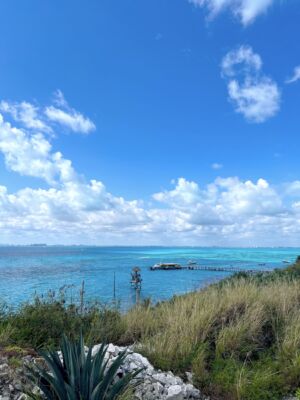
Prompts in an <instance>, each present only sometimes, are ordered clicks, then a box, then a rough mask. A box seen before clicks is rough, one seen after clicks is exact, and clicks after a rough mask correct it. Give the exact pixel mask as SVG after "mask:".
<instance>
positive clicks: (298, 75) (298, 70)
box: [285, 65, 300, 83]
mask: <svg viewBox="0 0 300 400" xmlns="http://www.w3.org/2000/svg"><path fill="white" fill-rule="evenodd" d="M299 79H300V65H299V66H298V67H295V68H294V72H293V75H292V77H291V78H289V79H287V80H286V81H285V82H286V83H294V82H297V81H299Z"/></svg>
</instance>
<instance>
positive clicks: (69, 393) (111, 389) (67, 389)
mask: <svg viewBox="0 0 300 400" xmlns="http://www.w3.org/2000/svg"><path fill="white" fill-rule="evenodd" d="M106 350H107V347H106V346H105V345H104V344H103V345H102V346H101V347H100V349H99V351H98V352H97V353H96V355H95V356H94V357H92V349H91V348H90V349H89V351H88V353H87V354H86V352H85V347H84V341H83V336H82V335H81V336H80V338H79V339H78V341H77V342H73V341H70V340H68V339H67V338H66V337H65V336H64V337H63V339H62V341H61V356H62V359H60V357H59V355H58V353H57V351H54V350H53V351H42V352H40V355H41V356H42V357H43V360H44V362H45V363H46V365H47V367H44V366H41V365H33V366H29V367H27V368H28V372H29V377H30V379H31V380H32V382H33V383H34V384H36V385H37V386H38V387H39V388H40V390H41V391H42V393H43V394H44V395H45V397H46V398H47V399H49V400H70V399H73V400H81V399H85V400H114V399H117V398H119V396H120V395H121V394H123V393H124V392H125V391H126V389H128V387H129V385H130V382H131V381H132V380H133V378H134V377H135V376H136V375H137V374H138V373H139V372H140V371H136V372H134V373H128V374H126V375H124V376H123V377H122V378H120V379H119V380H117V381H116V382H115V381H114V380H115V378H116V375H117V372H118V370H119V368H120V366H121V365H122V364H123V362H124V359H125V357H126V353H125V352H122V353H120V354H119V355H118V356H117V358H116V359H115V360H114V361H113V362H112V363H111V365H109V366H108V364H107V361H106V360H105V354H106ZM29 397H31V398H33V399H35V398H36V396H35V395H31V394H29Z"/></svg>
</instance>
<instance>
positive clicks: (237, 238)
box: [0, 108, 300, 245]
mask: <svg viewBox="0 0 300 400" xmlns="http://www.w3.org/2000/svg"><path fill="white" fill-rule="evenodd" d="M39 110H41V109H40V108H39ZM41 114H42V111H39V113H37V115H36V117H37V119H40V118H41ZM54 139H55V135H50V136H49V135H48V134H47V132H45V131H44V132H37V131H36V128H35V127H31V128H29V127H28V124H26V122H24V121H23V120H22V119H18V123H16V124H15V125H13V124H12V123H11V122H9V121H5V120H4V118H3V116H2V115H0V152H1V153H2V154H3V156H4V161H5V165H6V167H7V168H8V169H9V170H11V171H14V172H17V173H19V174H21V175H27V176H31V177H36V178H39V179H42V180H44V182H45V183H46V184H47V185H48V186H47V187H46V188H45V187H43V188H30V187H25V188H23V189H21V190H18V191H16V192H10V191H9V189H8V188H7V187H5V186H4V185H1V182H0V233H1V235H0V238H1V242H2V243H3V242H13V243H20V242H23V243H30V242H40V241H42V242H49V243H97V244H198V245H215V244H219V245H249V244H251V245H263V244H264V245H276V244H277V245H278V244H279V245H282V244H286V245H287V244H289V245H300V242H299V238H300V199H299V197H300V189H299V188H300V185H299V181H294V182H290V183H286V184H285V185H282V186H281V187H279V186H277V187H275V186H272V185H271V184H270V183H268V182H267V181H266V180H264V179H259V180H257V181H251V180H246V181H243V180H241V179H239V178H237V177H229V178H217V179H215V180H214V181H213V182H211V183H210V184H207V185H200V184H199V183H198V182H194V181H190V180H187V179H186V178H183V177H182V178H179V179H178V180H177V181H174V182H173V183H172V188H171V189H169V190H163V191H160V192H158V193H155V194H154V195H153V196H152V200H151V203H149V204H148V203H146V204H145V202H143V201H142V200H128V199H125V198H123V197H120V196H115V195H114V194H112V193H110V192H109V191H108V190H107V188H106V187H105V185H104V184H103V182H101V181H98V180H95V179H92V180H90V181H88V180H86V179H85V178H84V177H83V176H82V175H81V174H79V173H78V172H77V171H76V170H75V169H74V167H73V166H72V162H71V160H68V159H66V158H65V157H64V156H63V154H61V153H60V152H57V151H54V150H53V147H52V143H51V142H52V141H53V140H54ZM43 186H44V185H43Z"/></svg>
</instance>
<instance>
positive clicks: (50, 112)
mask: <svg viewBox="0 0 300 400" xmlns="http://www.w3.org/2000/svg"><path fill="white" fill-rule="evenodd" d="M54 103H55V105H56V107H54V106H48V107H46V108H45V115H46V116H47V118H48V119H49V120H50V121H51V122H55V123H58V124H60V125H63V126H65V127H67V128H68V129H71V130H72V131H73V132H78V133H84V134H88V133H90V132H92V131H94V130H95V129H96V126H95V124H94V123H93V122H92V121H91V120H90V119H89V118H87V117H85V116H84V115H83V114H81V113H80V112H78V111H76V110H74V109H73V108H71V107H69V105H68V103H67V101H66V99H65V97H64V95H63V93H62V92H61V91H60V90H57V91H56V92H55V93H54Z"/></svg>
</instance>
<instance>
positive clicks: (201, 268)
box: [182, 265, 273, 274]
mask: <svg viewBox="0 0 300 400" xmlns="http://www.w3.org/2000/svg"><path fill="white" fill-rule="evenodd" d="M182 269H190V270H197V271H212V272H232V273H237V272H246V273H247V274H257V273H268V272H272V271H273V270H272V269H267V268H264V269H261V268H252V269H248V268H241V267H213V266H210V267H208V266H205V265H196V266H193V267H182Z"/></svg>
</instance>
